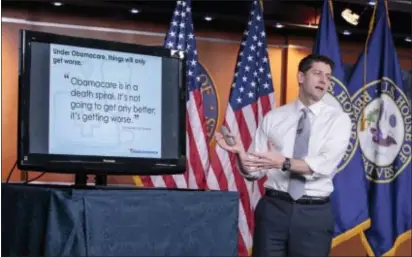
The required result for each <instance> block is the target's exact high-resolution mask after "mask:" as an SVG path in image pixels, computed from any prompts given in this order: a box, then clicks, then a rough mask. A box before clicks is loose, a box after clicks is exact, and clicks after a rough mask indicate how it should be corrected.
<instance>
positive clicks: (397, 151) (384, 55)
mask: <svg viewBox="0 0 412 257" xmlns="http://www.w3.org/2000/svg"><path fill="white" fill-rule="evenodd" d="M385 2H386V1H383V0H379V1H377V4H376V5H375V8H374V13H373V16H372V19H371V25H372V26H374V27H373V30H372V31H371V33H370V34H369V35H368V40H367V42H366V46H365V50H364V52H363V54H362V55H361V56H360V58H359V60H358V62H357V64H356V66H355V69H354V71H353V73H352V76H351V79H350V82H349V92H350V93H351V95H352V103H353V110H354V114H355V116H356V119H357V121H358V129H357V131H358V138H359V143H360V148H361V151H362V159H363V165H364V170H365V173H366V178H367V179H368V183H369V204H370V207H369V214H370V218H371V227H370V228H369V229H368V230H367V231H365V233H364V237H363V242H364V243H365V246H366V250H367V252H368V255H369V256H384V255H393V254H394V252H395V250H396V248H397V247H398V245H399V244H400V243H401V242H402V241H404V240H406V239H408V238H410V236H411V219H412V217H411V140H412V139H411V124H412V121H411V105H410V101H409V100H408V99H407V96H406V94H405V91H404V89H405V88H404V85H403V81H402V75H401V69H400V66H399V61H398V57H397V54H396V50H395V46H394V43H393V39H392V34H391V29H390V24H389V17H388V15H387V6H386V4H387V3H385Z"/></svg>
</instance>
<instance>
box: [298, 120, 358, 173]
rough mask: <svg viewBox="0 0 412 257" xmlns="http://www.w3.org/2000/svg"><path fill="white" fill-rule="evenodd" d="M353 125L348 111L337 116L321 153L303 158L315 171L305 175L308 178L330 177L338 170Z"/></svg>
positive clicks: (326, 136)
mask: <svg viewBox="0 0 412 257" xmlns="http://www.w3.org/2000/svg"><path fill="white" fill-rule="evenodd" d="M351 126H352V123H351V120H350V118H349V116H348V115H347V114H346V113H343V114H342V115H340V116H339V117H338V118H337V120H336V122H335V123H334V125H333V126H332V128H331V129H330V130H329V131H328V134H327V135H325V138H326V141H325V143H324V145H323V146H322V148H321V149H320V153H319V154H318V155H316V156H307V157H305V158H304V159H303V160H304V161H305V162H306V164H307V165H308V166H309V167H310V169H311V170H312V172H313V174H311V175H305V177H306V179H308V180H313V179H316V178H319V177H323V176H326V177H328V176H331V174H332V173H333V172H334V171H336V169H337V166H338V164H339V162H340V161H341V160H342V158H343V156H344V154H345V151H346V149H347V147H348V144H349V140H350V135H351Z"/></svg>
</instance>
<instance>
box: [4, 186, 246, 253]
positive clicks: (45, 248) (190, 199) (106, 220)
mask: <svg viewBox="0 0 412 257" xmlns="http://www.w3.org/2000/svg"><path fill="white" fill-rule="evenodd" d="M238 208H239V196H238V193H236V192H216V191H209V192H203V191H190V190H166V189H165V190H163V189H138V188H111V187H106V188H89V189H87V188H86V189H75V188H73V187H69V186H51V185H21V184H4V183H3V184H2V256H236V255H237V231H238V229H237V224H238Z"/></svg>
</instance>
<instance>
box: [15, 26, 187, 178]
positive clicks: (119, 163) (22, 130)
mask: <svg viewBox="0 0 412 257" xmlns="http://www.w3.org/2000/svg"><path fill="white" fill-rule="evenodd" d="M32 42H42V43H55V44H63V45H71V46H78V47H88V48H96V49H102V50H112V51H120V52H127V53H135V54H146V55H152V56H159V57H164V58H175V59H179V60H180V62H179V64H180V65H179V71H180V74H181V76H179V107H178V108H179V122H178V123H179V153H180V154H179V155H180V157H179V158H177V159H151V158H135V157H133V158H131V157H130V158H129V157H117V156H84V155H83V156H80V155H55V154H33V153H30V152H29V142H30V135H29V120H30V115H29V108H30V64H31V43H32ZM19 43H20V45H19V78H18V80H19V82H18V117H17V122H18V124H17V125H18V138H17V141H18V142H17V145H18V146H17V166H18V168H19V169H20V170H24V171H43V172H51V173H70V174H82V173H84V174H96V175H167V174H169V175H170V174H183V173H184V172H185V171H186V55H185V54H184V53H183V52H176V51H171V50H170V49H167V48H164V47H162V46H145V45H136V44H129V43H123V42H116V41H106V40H100V39H91V38H83V37H74V36H66V35H59V34H52V33H45V32H40V31H32V30H20V42H19Z"/></svg>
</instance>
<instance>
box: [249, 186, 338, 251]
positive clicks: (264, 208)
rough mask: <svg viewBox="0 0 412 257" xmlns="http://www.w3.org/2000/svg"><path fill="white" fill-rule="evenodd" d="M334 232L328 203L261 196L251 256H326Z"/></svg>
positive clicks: (256, 214) (257, 208) (257, 209)
mask: <svg viewBox="0 0 412 257" xmlns="http://www.w3.org/2000/svg"><path fill="white" fill-rule="evenodd" d="M333 232H334V218H333V214H332V209H331V204H330V203H329V202H327V203H319V204H317V203H315V204H314V203H311V204H300V203H296V202H293V201H291V200H287V199H283V198H279V197H276V196H269V195H268V194H266V195H265V196H263V197H262V198H261V199H260V201H259V203H258V205H257V206H256V211H255V231H254V235H253V253H252V255H253V256H254V257H266V256H293V257H294V256H329V252H330V247H331V241H332V237H333Z"/></svg>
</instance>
